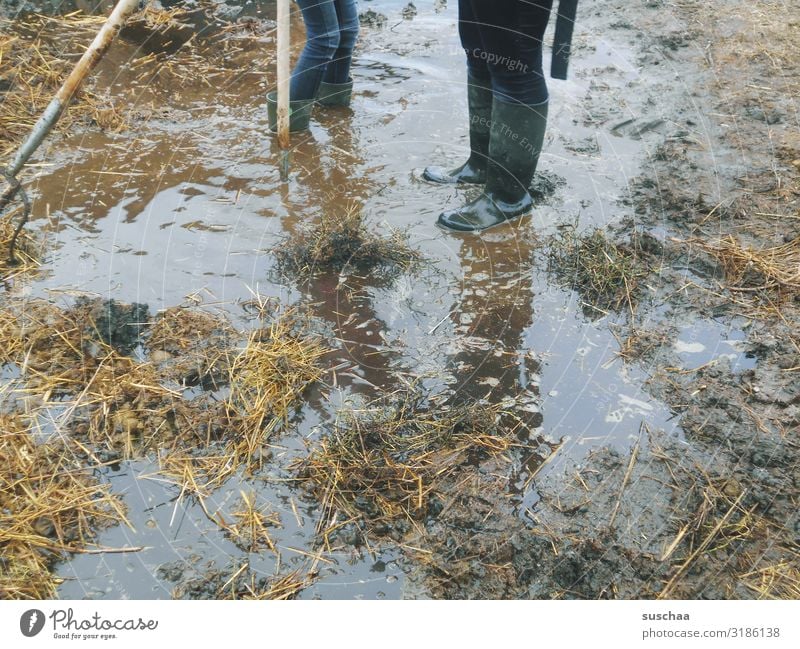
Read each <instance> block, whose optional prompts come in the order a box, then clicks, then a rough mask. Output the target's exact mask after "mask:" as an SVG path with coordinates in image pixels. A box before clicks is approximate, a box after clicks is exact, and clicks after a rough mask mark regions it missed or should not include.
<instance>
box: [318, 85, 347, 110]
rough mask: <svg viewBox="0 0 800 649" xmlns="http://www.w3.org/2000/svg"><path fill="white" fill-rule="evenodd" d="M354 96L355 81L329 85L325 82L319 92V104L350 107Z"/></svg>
mask: <svg viewBox="0 0 800 649" xmlns="http://www.w3.org/2000/svg"><path fill="white" fill-rule="evenodd" d="M352 94H353V80H352V79H350V80H349V81H347V82H346V83H327V82H326V81H323V82H322V83H321V84H320V86H319V92H317V103H318V104H319V105H320V106H349V105H350V97H351V96H352Z"/></svg>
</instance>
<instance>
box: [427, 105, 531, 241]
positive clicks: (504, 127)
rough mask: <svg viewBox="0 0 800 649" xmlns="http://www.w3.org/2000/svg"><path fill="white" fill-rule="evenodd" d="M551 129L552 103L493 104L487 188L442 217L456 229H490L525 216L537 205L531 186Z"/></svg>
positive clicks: (441, 218) (447, 225)
mask: <svg viewBox="0 0 800 649" xmlns="http://www.w3.org/2000/svg"><path fill="white" fill-rule="evenodd" d="M546 126H547V102H543V103H541V104H536V105H532V106H528V105H525V104H512V103H507V102H504V101H499V100H497V99H495V100H494V103H493V104H492V127H491V131H490V134H489V163H488V165H487V169H486V189H485V190H484V192H483V194H481V196H480V197H479V198H477V199H476V200H474V201H472V202H471V203H468V204H467V205H465V206H464V207H461V208H459V209H456V210H450V211H447V212H443V213H442V214H440V215H439V225H442V226H444V227H446V228H450V229H452V230H461V231H472V230H485V229H486V228H490V227H492V226H493V225H498V224H499V223H503V222H504V221H508V220H510V219H513V218H516V217H518V216H522V215H523V214H525V213H527V212H529V211H530V209H531V207H532V206H533V201H532V200H531V197H530V194H529V193H528V187H529V186H530V184H531V180H532V179H533V174H534V173H535V171H536V164H537V162H538V161H539V154H540V153H541V150H542V143H543V142H544V132H545V128H546Z"/></svg>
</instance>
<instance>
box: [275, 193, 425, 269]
mask: <svg viewBox="0 0 800 649" xmlns="http://www.w3.org/2000/svg"><path fill="white" fill-rule="evenodd" d="M274 253H275V255H276V257H277V261H278V268H279V269H280V270H281V271H282V272H283V273H285V274H287V275H291V276H299V277H301V278H308V277H311V276H313V275H315V274H317V273H320V272H334V273H341V272H342V271H345V270H347V269H350V270H356V271H361V272H367V271H371V270H377V269H383V270H384V271H386V272H389V273H391V272H396V271H398V270H404V269H408V268H410V267H412V266H413V265H414V264H416V263H418V262H419V261H420V255H419V253H418V252H417V251H416V250H414V249H413V248H411V246H410V245H409V243H408V237H407V235H405V234H404V233H402V232H399V231H396V230H391V231H390V232H389V233H388V235H386V236H380V235H377V234H374V233H372V232H370V231H369V229H368V228H367V226H366V223H365V219H364V215H363V214H362V212H361V211H360V210H358V209H356V208H351V209H348V210H347V211H346V212H345V213H344V214H332V213H325V214H323V215H322V216H321V217H320V218H319V219H318V220H317V221H316V222H315V223H314V224H312V225H309V226H307V227H305V228H304V229H302V230H301V231H300V232H299V233H298V234H297V235H295V236H294V237H293V238H292V239H290V240H289V241H288V242H287V243H285V244H284V245H281V246H280V247H278V248H276V249H275V251H274Z"/></svg>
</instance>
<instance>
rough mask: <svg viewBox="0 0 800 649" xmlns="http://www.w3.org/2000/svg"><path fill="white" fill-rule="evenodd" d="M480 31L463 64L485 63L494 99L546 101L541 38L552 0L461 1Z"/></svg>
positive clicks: (526, 101)
mask: <svg viewBox="0 0 800 649" xmlns="http://www.w3.org/2000/svg"><path fill="white" fill-rule="evenodd" d="M462 2H469V4H470V5H471V17H472V18H473V20H474V21H475V24H476V26H477V30H478V32H479V33H480V42H481V46H480V50H478V51H472V52H468V53H467V57H468V58H467V65H470V56H471V57H472V59H473V60H474V59H478V60H480V61H481V62H483V63H484V64H485V65H486V68H487V69H488V72H489V76H490V77H491V84H492V90H493V91H494V96H495V98H496V99H499V100H501V101H506V102H515V103H520V104H526V105H533V104H541V103H543V102H545V101H547V97H548V95H547V83H546V82H545V78H544V73H543V71H542V38H543V37H544V31H545V29H546V27H547V22H548V20H549V18H550V9H551V7H552V5H553V0H462Z"/></svg>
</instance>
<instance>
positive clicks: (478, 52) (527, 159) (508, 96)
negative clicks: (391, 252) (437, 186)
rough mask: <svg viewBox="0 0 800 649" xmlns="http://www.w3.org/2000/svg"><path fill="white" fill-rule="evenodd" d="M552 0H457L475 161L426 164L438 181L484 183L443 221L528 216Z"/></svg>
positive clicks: (476, 226)
mask: <svg viewBox="0 0 800 649" xmlns="http://www.w3.org/2000/svg"><path fill="white" fill-rule="evenodd" d="M552 4H553V0H459V3H458V28H459V35H460V37H461V44H462V46H463V48H464V51H465V53H466V56H467V72H468V78H467V96H468V104H469V120H470V156H469V159H468V160H467V162H465V163H464V164H463V165H461V166H460V167H458V168H456V169H453V170H451V171H445V170H443V169H441V168H439V167H428V168H427V169H426V170H425V174H424V177H425V178H426V179H427V180H430V181H432V182H438V183H473V184H485V189H484V192H483V194H482V195H481V196H480V197H479V198H477V199H476V200H474V201H471V202H470V203H468V204H467V205H465V206H464V207H461V208H458V209H456V210H450V211H448V212H444V213H442V214H441V215H440V216H439V224H440V225H442V226H444V227H447V228H450V229H454V230H463V231H473V230H483V229H485V228H488V227H492V226H494V225H498V224H499V223H502V222H504V221H507V220H510V219H513V218H516V217H518V216H521V215H522V214H525V213H526V212H528V211H530V209H531V207H532V201H531V198H530V195H529V194H528V187H529V186H530V182H531V180H532V179H533V175H534V173H535V171H536V165H537V162H538V159H539V153H540V152H541V148H542V143H543V140H544V132H545V128H546V123H547V108H548V93H547V84H546V82H545V77H544V72H543V70H542V38H543V36H544V32H545V28H546V27H547V23H548V20H549V18H550V11H551V9H552Z"/></svg>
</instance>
